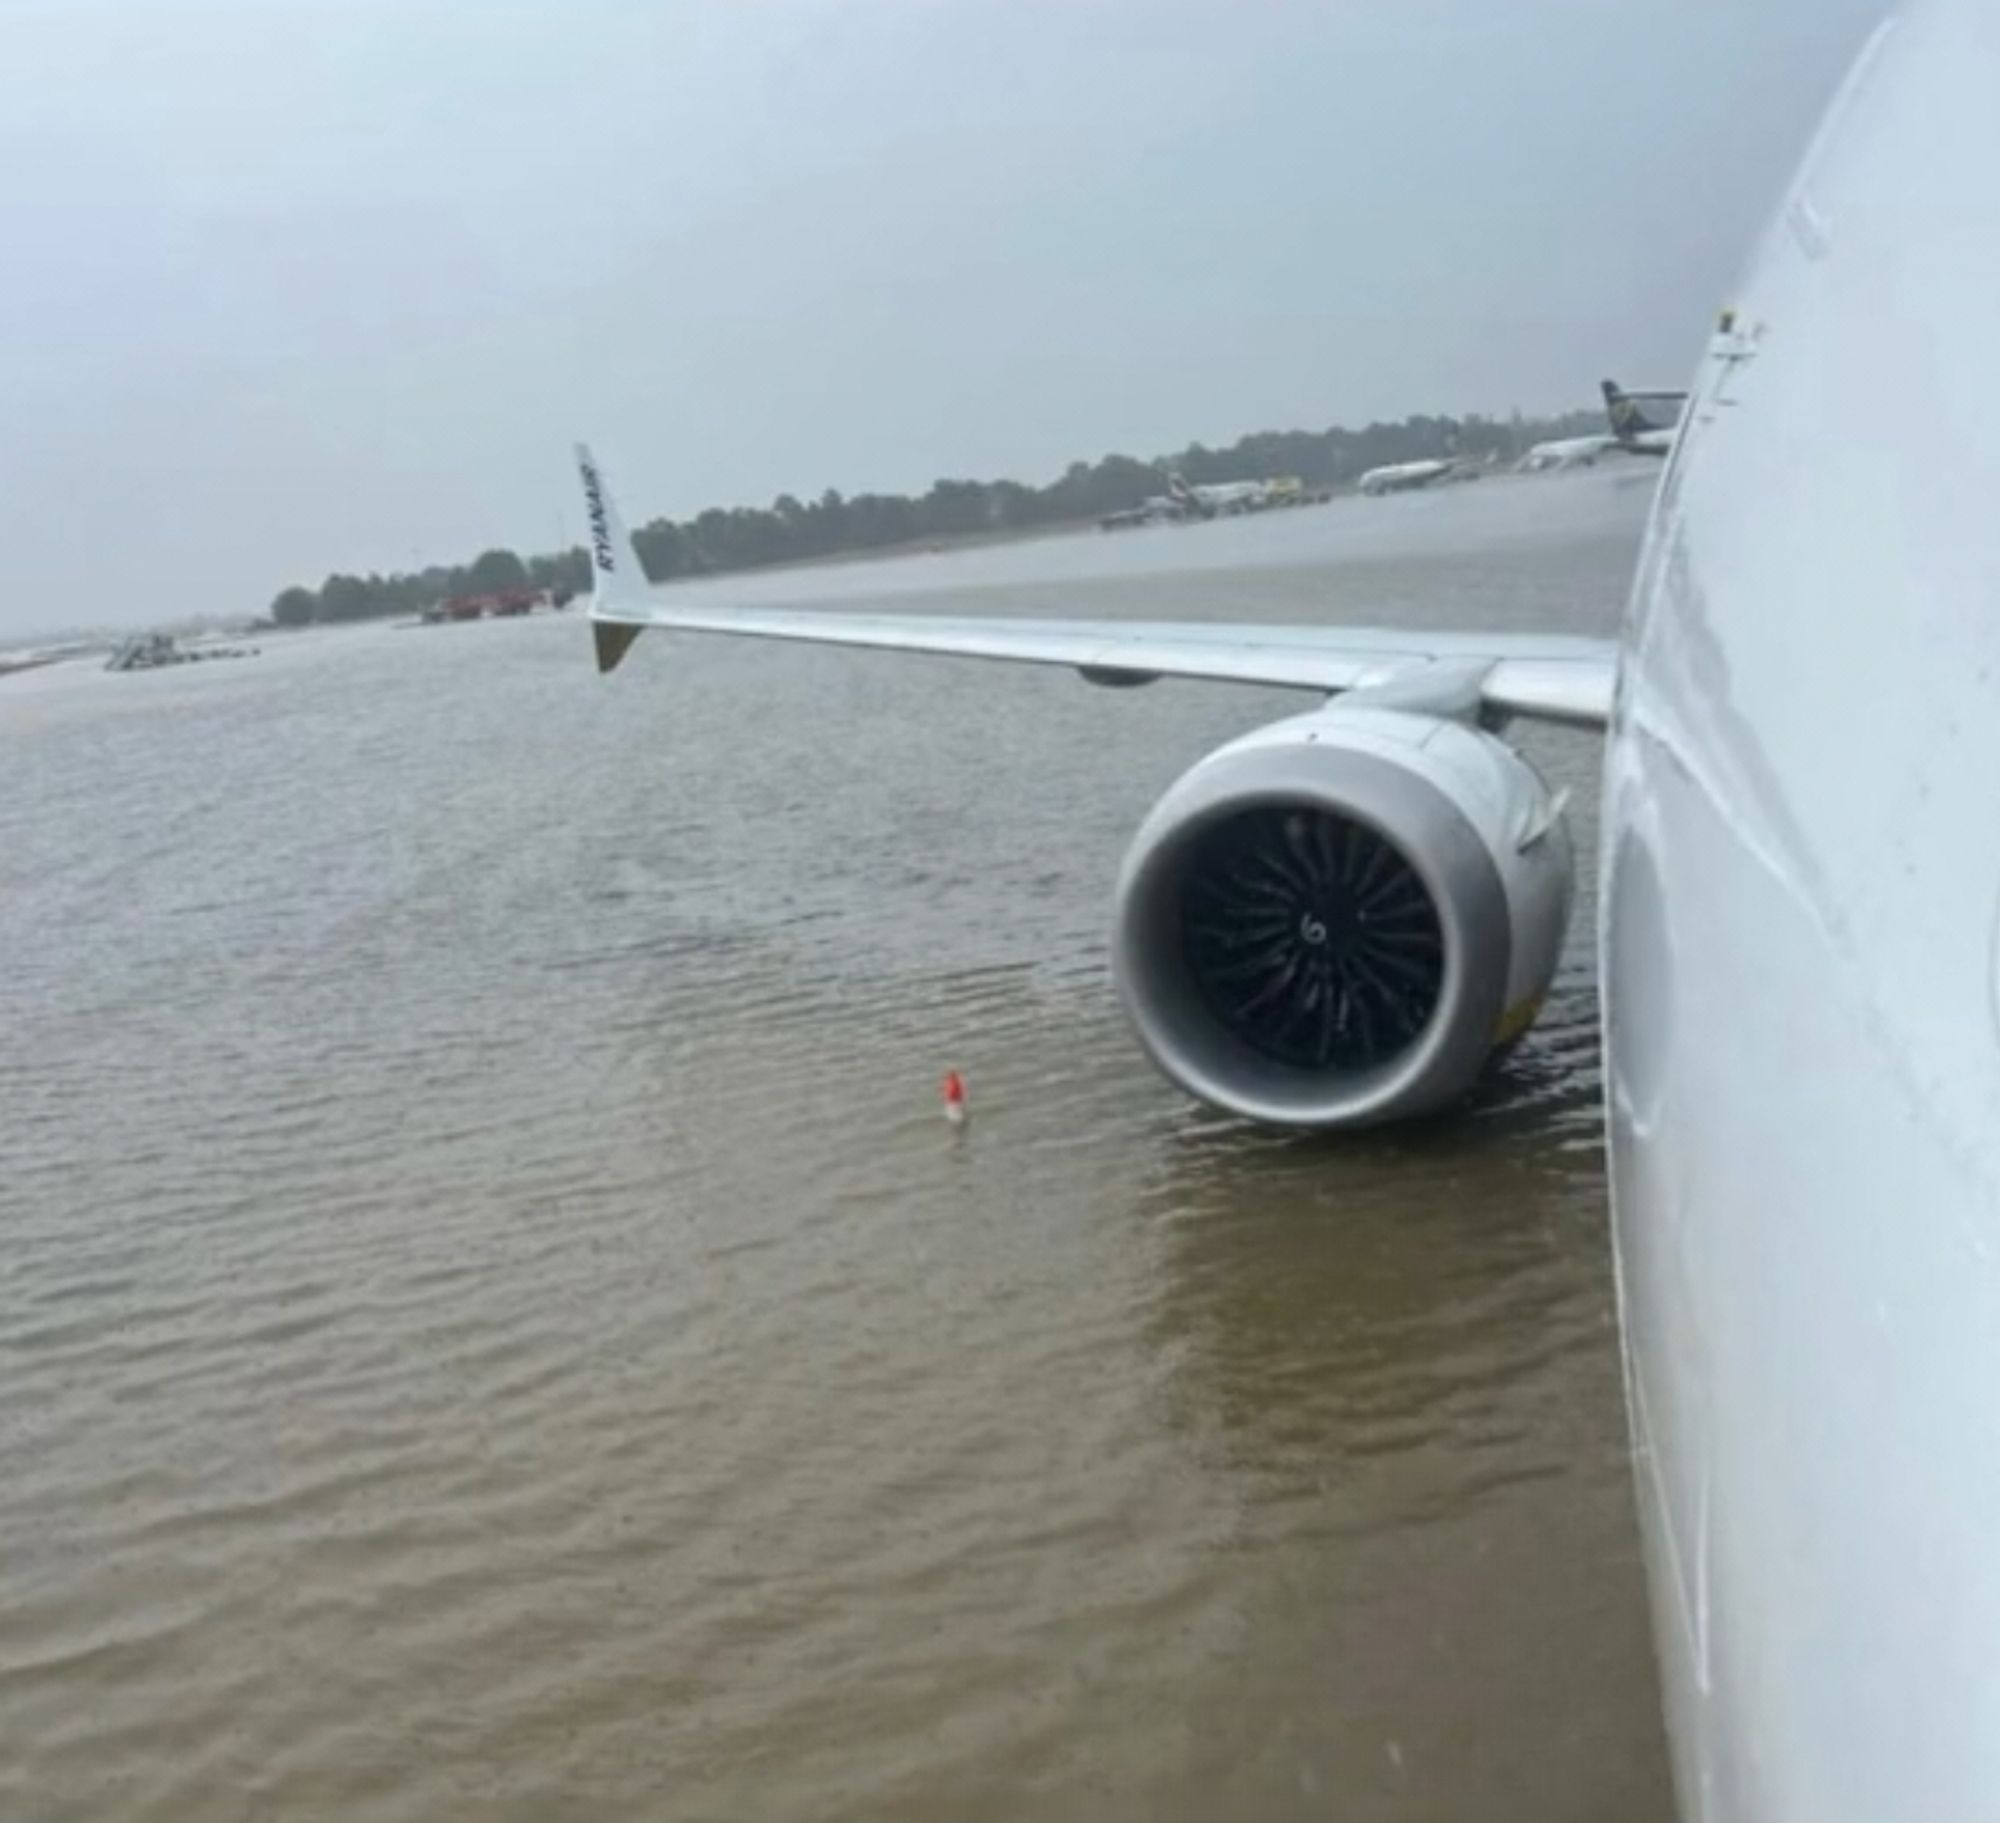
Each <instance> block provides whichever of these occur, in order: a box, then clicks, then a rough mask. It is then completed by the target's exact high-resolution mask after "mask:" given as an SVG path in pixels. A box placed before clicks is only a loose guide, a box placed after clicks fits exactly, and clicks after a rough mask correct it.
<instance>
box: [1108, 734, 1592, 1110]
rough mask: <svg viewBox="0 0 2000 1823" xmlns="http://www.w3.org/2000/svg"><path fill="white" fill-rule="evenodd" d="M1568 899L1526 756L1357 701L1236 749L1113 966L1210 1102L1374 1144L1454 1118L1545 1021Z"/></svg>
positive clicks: (1147, 872)
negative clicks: (1500, 1057)
mask: <svg viewBox="0 0 2000 1823" xmlns="http://www.w3.org/2000/svg"><path fill="white" fill-rule="evenodd" d="M1570 887H1571V857H1570V843H1569V834H1568V830H1567V828H1566V826H1565V823H1564V818H1563V803H1562V800H1561V799H1560V798H1556V797H1552V796H1551V795H1550V793H1549V790H1548V788H1547V786H1546V785H1544V784H1543V782H1542V780H1541V778H1540V777H1539V776H1538V775H1537V774H1536V773H1535V771H1534V770H1533V769H1532V768H1531V767H1530V766H1529V765H1528V763H1527V762H1526V761H1525V760H1523V759H1522V758H1521V757H1520V755H1518V754H1517V753H1515V752H1514V751H1513V749H1512V748H1510V747H1508V746H1507V745H1506V744H1505V743H1504V742H1502V741H1500V740H1497V739H1495V738H1494V737H1493V736H1492V735H1490V734H1487V733H1484V732H1482V731H1481V730H1479V729H1477V728H1473V727H1469V726H1467V725H1466V724H1464V723H1462V722H1458V721H1452V720H1446V719H1443V718H1441V717H1438V716H1433V715H1424V714H1414V713H1411V712H1409V711H1407V710H1396V709H1381V708H1366V707H1363V706H1361V705H1360V704H1358V703H1356V704H1350V705H1348V706H1341V705H1339V704H1335V705H1332V706H1330V707H1328V708H1325V709H1322V710H1319V711H1316V712H1315V713H1313V714H1310V715H1303V716H1298V717H1295V718H1292V719H1290V720H1287V721H1283V722H1278V723H1275V724H1273V725H1272V726H1270V727H1268V728H1262V729H1259V730H1258V731H1257V732H1255V733H1253V734H1249V735H1246V736H1244V737H1243V738H1242V739H1241V740H1237V741H1233V742H1231V743H1230V744H1229V745H1228V746H1226V747H1223V748H1221V749H1219V750H1218V751H1217V752H1215V753H1212V754H1210V755H1209V756H1208V758H1206V759H1204V760H1202V761H1200V762H1199V763H1198V764H1197V765H1195V766H1194V767H1193V768H1192V769H1191V770H1190V771H1188V772H1187V773H1186V774H1184V775H1183V776H1182V777H1181V778H1180V779H1179V780H1178V781H1177V782H1176V783H1175V784H1174V785H1173V786H1172V787H1171V788H1170V789H1169V790H1168V791H1167V793H1166V795H1165V796H1164V797H1163V798H1161V800H1160V801H1159V803H1158V804H1156V805H1155V806H1154V808H1153V810H1152V813H1151V814H1150V815H1149V816H1148V817H1147V818H1146V821H1145V822H1144V824H1142V825H1141V827H1140V829H1139V833H1138V835H1137V836H1136V837H1135V838H1134V839H1133V843H1132V847H1131V850H1130V852H1129V853H1128V854H1127V856H1126V858H1125V865H1124V868H1123V870H1122V872H1121V874H1120V877H1119V882H1118V896H1117V907H1116V912H1115V919H1114V926H1113V932H1112V967H1113V972H1114V974H1115V976H1116V978H1117V982H1118V989H1119V993H1120V996H1121V997H1122V999H1123V1000H1124V1003H1125V1007H1126V1010H1127V1012H1128V1013H1129V1014H1130V1016H1131V1019H1132V1023H1133V1024H1134V1026H1136V1027H1137V1029H1138V1033H1139V1037H1140V1039H1141V1041H1142V1042H1143V1043H1144V1045H1145V1047H1146V1049H1147V1051H1148V1052H1150V1053H1151V1055H1152V1057H1153V1059H1154V1061H1155V1062H1156V1063H1157V1064H1158V1065H1159V1066H1160V1068H1161V1069H1162V1070H1164V1071H1165V1072H1166V1074H1167V1075H1168V1076H1169V1077H1171V1078H1172V1079H1173V1080H1174V1081H1175V1082H1177V1083H1179V1084H1180V1085H1181V1086H1182V1087H1183V1088H1184V1089H1186V1090H1188V1092H1189V1093H1190V1094H1193V1095H1195V1096H1197V1097H1199V1098H1200V1099H1201V1100H1203V1101H1206V1102H1211V1103H1213V1104H1214V1105H1215V1106H1217V1107H1220V1108H1226V1109H1228V1110H1230V1111H1232V1112H1234V1113H1237V1114H1242V1115H1246V1116H1248V1117H1250V1118H1252V1119H1255V1120H1260V1121H1268V1122H1273V1123H1276V1124H1278V1125H1281V1126H1292V1127H1321V1128H1337V1127H1357V1126H1365V1125H1370V1124H1373V1123H1376V1122H1380V1121H1386V1120H1392V1119H1396V1118H1398V1117H1402V1116H1407V1115H1414V1114H1422V1113H1426V1112H1428V1111H1430V1110H1432V1109H1435V1108H1438V1107H1441V1106H1443V1105H1445V1104H1446V1103H1449V1102H1451V1101H1453V1100H1455V1099H1456V1098H1457V1097H1459V1096H1460V1095H1462V1094H1464V1093H1465V1091H1466V1090H1467V1089H1468V1088H1469V1087H1470V1086H1471V1084H1472V1082H1473V1080H1474V1078H1475V1077H1476V1076H1477V1075H1478V1074H1479V1072H1480V1070H1481V1068H1482V1066H1483V1065H1484V1064H1485V1063H1486V1061H1487V1060H1488V1059H1489V1058H1490V1057H1492V1056H1493V1055H1494V1054H1495V1053H1496V1052H1497V1051H1499V1050H1501V1049H1504V1048H1505V1047H1506V1046H1507V1045H1508V1044H1510V1043H1511V1042H1512V1041H1513V1040H1514V1039H1516V1038H1518V1037H1519V1036H1520V1035H1521V1034H1522V1033H1523V1032H1525V1031H1526V1030H1527V1029H1528V1027H1529V1026H1530V1025H1531V1024H1533V1022H1534V1019H1535V1015H1536V1014H1537V1013H1538V1012H1539V1011H1540V1009H1541V1003H1542V998H1543V996H1544V994H1545V993H1546V992H1547V991H1548V985H1549V979H1550V977H1551V976H1552V975H1553V974H1554V972H1555V967H1556V962H1557V959H1558V957H1559V956H1560V954H1561V951H1562V943H1563V932H1564V927H1565V925H1566V924H1567V922H1568V917H1569V900H1570Z"/></svg>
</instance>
